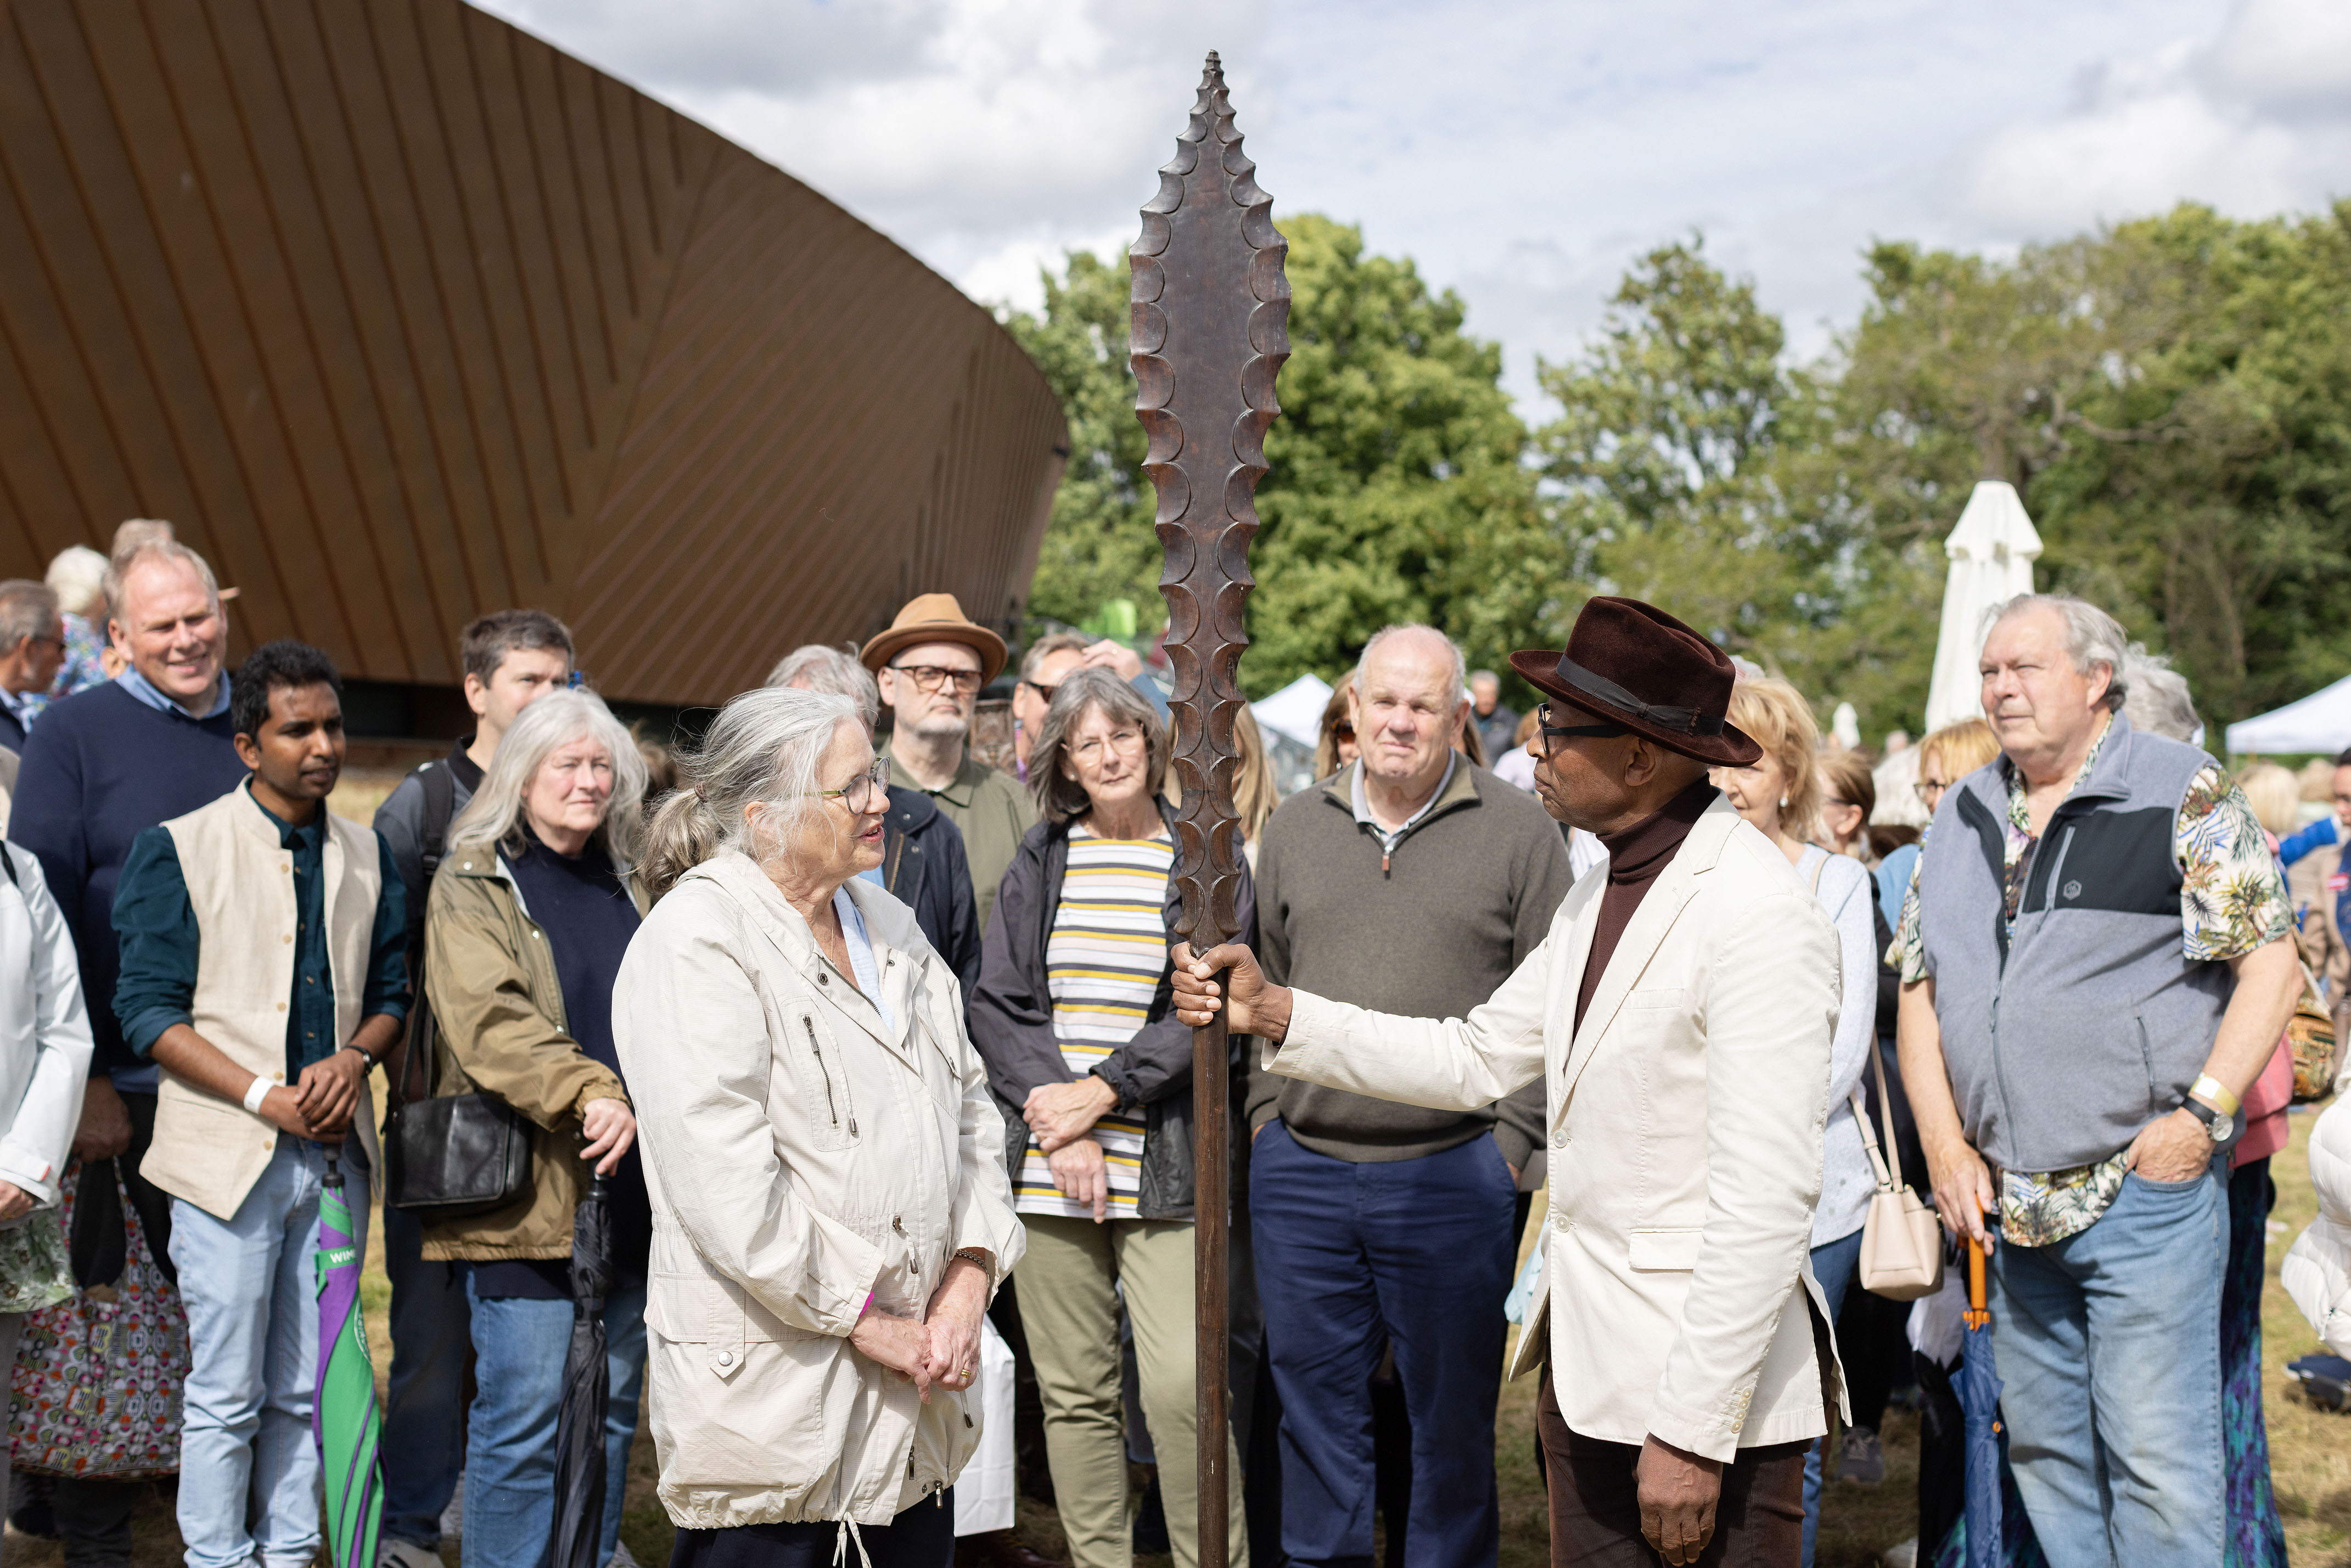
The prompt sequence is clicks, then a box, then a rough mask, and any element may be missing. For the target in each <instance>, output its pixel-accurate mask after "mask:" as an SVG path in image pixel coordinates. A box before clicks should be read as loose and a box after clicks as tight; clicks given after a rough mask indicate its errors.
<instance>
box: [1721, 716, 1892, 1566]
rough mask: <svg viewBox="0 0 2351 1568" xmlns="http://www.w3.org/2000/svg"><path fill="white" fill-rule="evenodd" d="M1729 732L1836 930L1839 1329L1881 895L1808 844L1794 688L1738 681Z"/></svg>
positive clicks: (1810, 1499)
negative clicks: (1840, 989) (1840, 992)
mask: <svg viewBox="0 0 2351 1568" xmlns="http://www.w3.org/2000/svg"><path fill="white" fill-rule="evenodd" d="M1730 722H1731V723H1732V724H1734V725H1737V726H1738V727H1740V729H1741V730H1744V731H1745V732H1746V733H1747V734H1748V735H1750V736H1751V737H1753V738H1754V739H1755V741H1756V742H1757V743H1758V744H1759V745H1761V747H1762V748H1763V755H1762V756H1761V757H1759V758H1756V759H1755V760H1754V761H1753V762H1751V763H1750V764H1748V765H1747V766H1746V767H1744V768H1716V769H1715V770H1714V781H1715V784H1716V787H1717V788H1719V789H1721V790H1722V792H1723V793H1724V794H1725V795H1727V796H1729V799H1730V804H1731V806H1732V807H1733V808H1734V809H1735V810H1737V811H1738V812H1739V814H1740V816H1742V817H1744V818H1746V819H1747V820H1748V821H1750V822H1751V823H1753V824H1754V825H1755V826H1756V827H1757V828H1758V829H1759V830H1761V832H1762V834H1763V836H1764V837H1765V838H1767V839H1770V840H1771V841H1772V842H1773V843H1775V844H1777V845H1778V846H1779V848H1780V852H1781V853H1782V854H1784V855H1786V856H1787V857H1788V863H1789V864H1790V865H1792V866H1793V867H1795V868H1796V874H1797V875H1798V876H1799V877H1801V878H1802V879H1803V881H1804V883H1806V885H1808V886H1809V887H1811V889H1812V890H1813V896H1814V897H1816V898H1818V899H1819V900H1820V902H1821V907H1822V908H1823V910H1825V911H1826V912H1827V914H1828V917H1829V919H1830V921H1831V922H1832V923H1834V925H1835V926H1836V929H1837V941H1838V946H1839V947H1840V949H1841V950H1842V954H1843V965H1842V967H1843V972H1844V1001H1843V1005H1842V1006H1841V1007H1840V1008H1839V1009H1838V1012H1837V1027H1836V1039H1835V1041H1834V1044H1833V1046H1832V1047H1831V1050H1830V1053H1829V1119H1828V1127H1827V1130H1826V1134H1825V1135H1824V1138H1823V1145H1822V1167H1821V1199H1820V1205H1819V1207H1817V1208H1816V1209H1815V1210H1814V1211H1813V1278H1814V1279H1816V1280H1817V1281H1820V1287H1821V1293H1822V1294H1823V1296H1825V1297H1826V1298H1827V1300H1828V1312H1829V1320H1830V1321H1831V1322H1834V1321H1835V1320H1836V1316H1837V1312H1838V1311H1839V1309H1840V1308H1841V1307H1842V1306H1843V1304H1844V1296H1845V1291H1846V1290H1847V1288H1848V1287H1849V1286H1851V1284H1852V1283H1853V1278H1854V1271H1855V1269H1856V1268H1857V1267H1858V1266H1859V1264H1860V1262H1861V1224H1862V1221H1863V1219H1864V1218H1866V1217H1867V1215H1868V1211H1869V1199H1870V1195H1871V1194H1872V1193H1874V1192H1875V1191H1876V1189H1877V1181H1876V1176H1875V1174H1874V1173H1873V1172H1872V1169H1871V1166H1870V1164H1869V1155H1868V1152H1867V1150H1865V1148H1864V1147H1863V1146H1862V1141H1861V1127H1860V1124H1858V1123H1856V1122H1855V1120H1854V1115H1853V1095H1854V1092H1855V1090H1857V1089H1858V1088H1860V1087H1861V1075H1862V1074H1863V1072H1865V1071H1867V1070H1868V1067H1869V1053H1870V1051H1871V1050H1872V1049H1874V1047H1875V1044H1876V1019H1877V925H1876V893H1877V890H1876V884H1875V883H1873V882H1872V881H1871V880H1870V875H1869V872H1868V870H1867V868H1866V867H1865V866H1863V865H1862V863H1861V862H1859V861H1856V860H1854V859H1852V858H1851V857H1849V856H1846V855H1833V854H1831V853H1830V852H1828V851H1826V850H1824V849H1823V848H1821V847H1820V846H1819V845H1818V844H1816V843H1813V842H1812V839H1813V836H1814V835H1816V834H1817V833H1818V832H1819V831H1820V818H1821V799H1822V796H1821V777H1820V755H1819V754H1820V727H1819V726H1818V725H1817V724H1816V723H1815V722H1814V721H1813V710H1812V706H1811V705H1810V704H1809V703H1807V702H1805V701H1804V698H1803V695H1802V693H1800V692H1798V691H1797V690H1796V688H1795V687H1793V686H1792V685H1789V684H1788V683H1787V682H1785V681H1782V680H1778V679H1775V678H1770V677H1766V678H1761V679H1754V680H1742V681H1740V683H1739V684H1738V685H1736V686H1734V687H1733V688H1732V689H1731V694H1730ZM1822 1452H1823V1445H1822V1444H1821V1443H1814V1444H1813V1449H1812V1452H1811V1453H1810V1454H1808V1455H1807V1456H1806V1457H1805V1459H1804V1561H1805V1562H1806V1563H1810V1562H1811V1561H1812V1560H1813V1539H1814V1537H1815V1536H1816V1534H1817V1533H1818V1531H1819V1529H1820V1517H1821V1457H1822Z"/></svg>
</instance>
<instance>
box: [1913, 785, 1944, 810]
mask: <svg viewBox="0 0 2351 1568" xmlns="http://www.w3.org/2000/svg"><path fill="white" fill-rule="evenodd" d="M1910 788H1911V789H1913V790H1914V791H1916V792H1917V796H1918V799H1919V800H1920V801H1921V802H1923V803H1924V804H1925V805H1927V806H1928V807H1930V808H1931V807H1932V806H1933V805H1934V804H1935V802H1936V801H1938V800H1941V799H1942V798H1943V791H1944V790H1946V789H1949V788H1950V786H1949V784H1946V783H1944V782H1943V781H1942V780H1941V779H1934V780H1932V781H1929V780H1928V779H1919V780H1918V782H1917V783H1916V784H1913V785H1911V786H1910Z"/></svg>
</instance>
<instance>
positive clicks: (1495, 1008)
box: [1175, 598, 1840, 1565]
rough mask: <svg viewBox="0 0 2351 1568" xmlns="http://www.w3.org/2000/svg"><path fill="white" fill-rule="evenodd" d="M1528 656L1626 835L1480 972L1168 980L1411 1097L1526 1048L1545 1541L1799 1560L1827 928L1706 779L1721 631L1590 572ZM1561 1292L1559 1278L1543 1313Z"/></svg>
mask: <svg viewBox="0 0 2351 1568" xmlns="http://www.w3.org/2000/svg"><path fill="white" fill-rule="evenodd" d="M1511 664H1512V665H1513V666H1514V667H1515V668H1516V669H1517V670H1518V672H1519V674H1521V675H1523V676H1525V677H1526V679H1527V680H1528V681H1530V682H1531V683H1532V684H1533V685H1535V686H1537V687H1539V688H1540V689H1541V690H1542V691H1543V692H1544V693H1546V694H1547V695H1549V696H1550V697H1551V699H1552V700H1551V701H1550V702H1549V703H1548V704H1546V705H1545V708H1544V711H1543V713H1542V716H1541V738H1540V740H1539V741H1538V743H1537V748H1538V749H1539V750H1541V752H1542V754H1543V755H1542V759H1541V762H1540V763H1538V764H1537V767H1536V769H1535V787H1536V790H1537V793H1538V794H1540V795H1541V798H1542V800H1543V804H1544V805H1545V807H1547V808H1548V809H1549V810H1550V811H1551V813H1552V816H1553V817H1555V818H1557V819H1559V820H1560V821H1564V822H1567V823H1569V824H1571V825H1573V826H1574V827H1579V828H1583V829H1585V830H1587V831H1591V832H1593V833H1596V834H1598V835H1599V836H1600V840H1601V842H1602V843H1603V844H1604V845H1605V846H1606V847H1607V849H1608V852H1609V863H1608V866H1607V867H1606V869H1605V870H1602V869H1599V868H1594V870H1593V871H1592V872H1590V873H1586V874H1585V875H1584V876H1583V879H1582V880H1581V881H1579V882H1578V883H1576V885H1575V888H1574V890H1573V892H1571V893H1570V894H1568V895H1567V898H1566V901H1565V902H1564V903H1562V904H1561V905H1560V908H1559V913H1558V915H1556V916H1555V917H1554V918H1553V920H1552V927H1551V934H1550V936H1549V937H1548V938H1547V939H1546V940H1545V941H1544V943H1543V945H1542V946H1541V947H1539V948H1538V949H1536V950H1535V952H1534V953H1532V954H1531V955H1530V956H1528V958H1527V960H1526V962H1525V963H1524V964H1522V965H1520V967H1519V968H1518V970H1517V972H1516V973H1514V974H1513V975H1512V976H1511V977H1510V979H1509V980H1507V981H1505V982H1504V983H1503V985H1502V987H1501V988H1500V989H1499V990H1498V991H1496V992H1495V993H1494V995H1493V997H1492V998H1491V999H1490V1000H1489V1001H1487V1002H1486V1003H1485V1004H1484V1005H1483V1006H1481V1007H1479V1008H1477V1009H1473V1010H1472V1011H1471V1012H1470V1013H1469V1015H1468V1017H1467V1018H1454V1019H1442V1020H1439V1019H1409V1018H1399V1017H1395V1016H1392V1015H1385V1014H1379V1013H1373V1012H1368V1011H1365V1010H1364V1009H1359V1008H1353V1007H1349V1006H1346V1005H1344V1004H1341V1003H1337V1002H1332V1001H1329V1000H1326V999H1325V998H1321V997H1317V996H1313V995H1311V994H1310V993H1308V992H1305V991H1297V990H1291V989H1289V988H1283V987H1279V986H1275V985H1272V984H1270V983H1269V982H1268V981H1267V980H1266V978H1265V977H1264V975H1263V973H1262V972H1261V971H1260V970H1259V967H1258V965H1257V961H1256V958H1255V957H1254V956H1253V955H1251V954H1250V952H1249V949H1248V948H1246V947H1241V946H1231V945H1228V946H1221V947H1217V948H1215V949H1213V950H1212V951H1210V952H1208V953H1207V954H1204V955H1200V956H1197V957H1195V956H1193V955H1192V954H1191V953H1190V951H1189V950H1188V949H1186V948H1179V949H1178V950H1177V954H1176V970H1175V1005H1176V1009H1177V1010H1178V1012H1179V1013H1180V1014H1181V1016H1182V1017H1183V1018H1184V1019H1185V1020H1186V1022H1189V1023H1192V1024H1195V1025H1198V1024H1203V1023H1206V1022H1207V1020H1208V1019H1209V1017H1210V1016H1211V1014H1213V1012H1214V1011H1215V1009H1216V1008H1217V1006H1218V1005H1219V1004H1220V1002H1223V1005H1226V1006H1228V1007H1229V1009H1230V1025H1231V1028H1232V1029H1233V1030H1235V1031H1237V1032H1247V1033H1250V1034H1255V1035H1258V1036H1259V1037H1260V1038H1262V1039H1264V1040H1266V1041H1267V1043H1268V1050H1269V1056H1268V1065H1269V1066H1270V1069H1271V1070H1272V1071H1275V1072H1278V1073H1283V1074H1287V1075H1289V1076H1290V1077H1294V1078H1301V1079H1304V1080H1308V1081H1310V1082H1318V1083H1323V1084H1328V1085H1330V1086H1332V1087H1333V1088H1339V1089H1347V1090H1352V1091H1353V1092H1356V1093H1359V1094H1372V1095H1377V1096H1380V1097H1382V1098H1384V1099H1389V1100H1395V1101H1401V1102H1404V1103H1411V1104H1418V1105H1427V1106H1441V1107H1447V1108H1456V1107H1458V1108H1461V1109H1468V1108H1470V1107H1473V1106H1479V1105H1485V1104H1489V1103H1492V1102H1494V1101H1496V1100H1498V1099H1500V1098H1501V1097H1503V1096H1504V1095H1507V1094H1510V1093H1511V1092H1514V1091H1515V1090H1517V1089H1519V1088H1520V1087H1521V1086H1523V1085H1525V1084H1528V1083H1531V1082H1535V1081H1536V1080H1537V1079H1538V1078H1540V1079H1541V1081H1542V1082H1543V1083H1544V1084H1545V1085H1546V1086H1547V1105H1546V1113H1545V1115H1546V1121H1545V1125H1546V1127H1547V1128H1548V1133H1549V1141H1550V1146H1549V1154H1550V1176H1551V1216H1550V1219H1549V1222H1548V1226H1547V1229H1548V1232H1549V1234H1548V1235H1547V1237H1546V1252H1547V1258H1546V1261H1545V1269H1544V1281H1543V1284H1542V1287H1541V1289H1540V1290H1539V1291H1538V1292H1537V1295H1536V1298H1535V1301H1534V1302H1533V1304H1532V1305H1531V1308H1530V1310H1529V1311H1528V1312H1527V1317H1526V1321H1527V1325H1528V1326H1527V1331H1526V1333H1525V1334H1524V1335H1523V1336H1522V1338H1521V1340H1520V1346H1519V1351H1518V1354H1517V1356H1516V1358H1515V1360H1514V1363H1513V1365H1512V1367H1511V1369H1510V1370H1511V1375H1513V1376H1517V1375H1520V1374H1523V1373H1524V1372H1526V1371H1528V1370H1531V1368H1532V1366H1533V1365H1534V1364H1537V1363H1539V1362H1543V1361H1545V1360H1546V1359H1547V1360H1548V1361H1549V1363H1551V1365H1550V1366H1548V1367H1546V1370H1545V1372H1544V1376H1543V1388H1542V1396H1541V1435H1542V1443H1543V1449H1544V1454H1545V1457H1546V1459H1547V1462H1548V1470H1549V1476H1550V1481H1551V1528H1552V1562H1553V1563H1569V1562H1587V1561H1600V1560H1603V1559H1605V1560H1607V1561H1610V1562H1614V1561H1617V1560H1618V1558H1617V1556H1616V1555H1615V1554H1617V1553H1625V1554H1626V1555H1625V1559H1624V1560H1625V1561H1632V1560H1633V1558H1634V1555H1635V1554H1640V1553H1641V1552H1642V1549H1641V1547H1640V1546H1639V1545H1637V1544H1636V1542H1646V1543H1647V1546H1648V1548H1649V1549H1651V1550H1654V1551H1655V1552H1657V1553H1658V1555H1660V1556H1661V1557H1662V1558H1663V1559H1664V1561H1666V1562H1667V1563H1674V1564H1684V1563H1696V1562H1698V1560H1699V1554H1700V1552H1705V1551H1706V1550H1707V1548H1708V1542H1709V1541H1711V1540H1713V1538H1715V1537H1716V1536H1717V1535H1719V1536H1720V1537H1721V1538H1722V1539H1721V1540H1720V1541H1719V1542H1717V1543H1716V1549H1715V1552H1713V1553H1712V1554H1710V1555H1709V1556H1708V1562H1716V1561H1719V1562H1721V1563H1773V1564H1789V1565H1792V1564H1794V1563H1796V1562H1797V1561H1798V1558H1799V1555H1800V1553H1801V1552H1802V1530H1803V1464H1804V1450H1805V1449H1806V1448H1808V1447H1809V1446H1810V1445H1811V1443H1812V1441H1813V1439H1814V1438H1815V1437H1820V1436H1821V1435H1822V1434H1823V1432H1825V1431H1826V1430H1827V1407H1828V1404H1829V1402H1830V1400H1831V1399H1833V1398H1839V1397H1840V1396H1839V1395H1838V1393H1837V1385H1838V1382H1839V1381H1840V1379H1839V1377H1838V1373H1837V1366H1836V1359H1835V1353H1834V1348H1833V1346H1832V1344H1831V1341H1830V1336H1829V1330H1828V1324H1827V1320H1826V1316H1825V1314H1824V1312H1823V1310H1822V1303H1821V1294H1820V1290H1819V1287H1818V1286H1817V1285H1816V1284H1815V1283H1814V1282H1813V1278H1812V1273H1811V1269H1810V1266H1809V1264H1808V1262H1807V1258H1808V1254H1809V1248H1810V1242H1811V1236H1812V1223H1813V1205H1814V1203H1815V1202H1816V1201H1817V1200H1818V1198H1819V1196H1820V1187H1821V1134H1822V1126H1823V1122H1824V1121H1825V1119H1826V1117H1827V1114H1828V1064H1829V1047H1830V1040H1831V1037H1832V1035H1833V1034H1834V1031H1835V1027H1836V1019H1837V1011H1838V1004H1839V990H1840V979H1839V973H1838V946H1837V936H1836V932H1835V931H1834V928H1832V927H1831V925H1829V922H1828V919H1827V917H1826V916H1825V915H1823V914H1822V912H1821V908H1820V904H1819V902H1818V901H1817V900H1816V899H1814V898H1813V896H1812V894H1811V892H1810V890H1809V889H1808V888H1806V886H1805V885H1804V883H1803V882H1802V880H1801V879H1800V878H1799V877H1798V876H1797V875H1796V873H1795V872H1794V870H1793V869H1792V867H1791V866H1790V865H1789V863H1788V859H1787V857H1786V856H1785V855H1784V854H1782V853H1781V852H1780V851H1779V849H1778V848H1777V847H1776V846H1774V845H1773V844H1772V843H1771V842H1770V841H1768V840H1766V839H1765V838H1764V837H1763V836H1762V834H1761V833H1760V832H1758V831H1756V830H1755V829H1754V828H1753V827H1751V826H1750V825H1748V824H1747V823H1745V822H1744V821H1740V817H1739V815H1738V813H1737V812H1735V811H1734V810H1731V808H1730V805H1729V802H1728V801H1727V800H1724V799H1723V797H1722V796H1721V794H1720V793H1719V791H1717V790H1716V789H1715V788H1714V787H1713V785H1712V784H1711V783H1709V782H1708V769H1709V768H1717V767H1736V766H1740V765H1743V764H1746V763H1748V762H1751V761H1753V760H1754V759H1755V758H1757V757H1758V756H1759V755H1761V752H1760V748H1759V747H1757V746H1756V744H1755V743H1754V742H1753V741H1752V740H1750V738H1748V737H1747V736H1745V735H1743V734H1741V733H1740V731H1739V729H1738V728H1737V727H1734V726H1732V725H1729V724H1727V723H1725V722H1724V719H1723V715H1724V713H1725V711H1726V709H1727V708H1728V706H1729V700H1730V690H1731V685H1732V682H1733V681H1734V680H1735V679H1736V675H1737V672H1736V671H1735V670H1734V668H1733V667H1732V664H1731V662H1730V660H1729V656H1728V655H1726V654H1725V653H1723V652H1722V650H1721V649H1719V648H1718V647H1716V646H1715V645H1714V644H1713V643H1710V642H1708V640H1707V639H1706V638H1705V637H1703V636H1701V635H1699V634H1698V632H1695V631H1693V630H1691V629H1690V628H1689V627H1687V626H1685V625H1683V624H1682V623H1681V622H1678V621H1676V620H1675V619H1674V618H1673V617H1671V616H1669V615H1667V614H1665V613H1663V612H1660V611H1657V610H1655V609H1653V608H1651V607H1650V606H1648V605H1646V604H1642V603H1639V602H1637V601H1633V600H1629V599H1614V598H1595V599H1593V600H1592V601H1590V602H1589V603H1587V604H1586V605H1585V606H1584V608H1583V612H1582V613H1581V614H1580V615H1579V616H1578V617H1577V619H1576V623H1575V628H1574V631H1573V633H1572V634H1571V635H1570V637H1569V639H1568V645H1567V648H1566V650H1565V652H1563V653H1518V654H1515V655H1513V656H1512V658H1511ZM1220 969H1225V970H1228V971H1229V973H1228V975H1226V976H1224V977H1221V979H1220V978H1218V977H1217V971H1218V970H1220ZM1227 992H1229V1001H1228V1002H1226V1001H1224V994H1225V993H1227ZM1276 1048H1278V1049H1276ZM1553 1297H1557V1298H1559V1299H1561V1300H1562V1301H1565V1302H1567V1303H1569V1305H1568V1306H1567V1307H1563V1308H1562V1310H1561V1311H1560V1312H1550V1313H1548V1317H1549V1323H1548V1327H1547V1328H1546V1327H1545V1326H1544V1320H1545V1317H1546V1313H1547V1308H1548V1304H1549V1301H1550V1300H1551V1299H1552V1298H1553Z"/></svg>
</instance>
